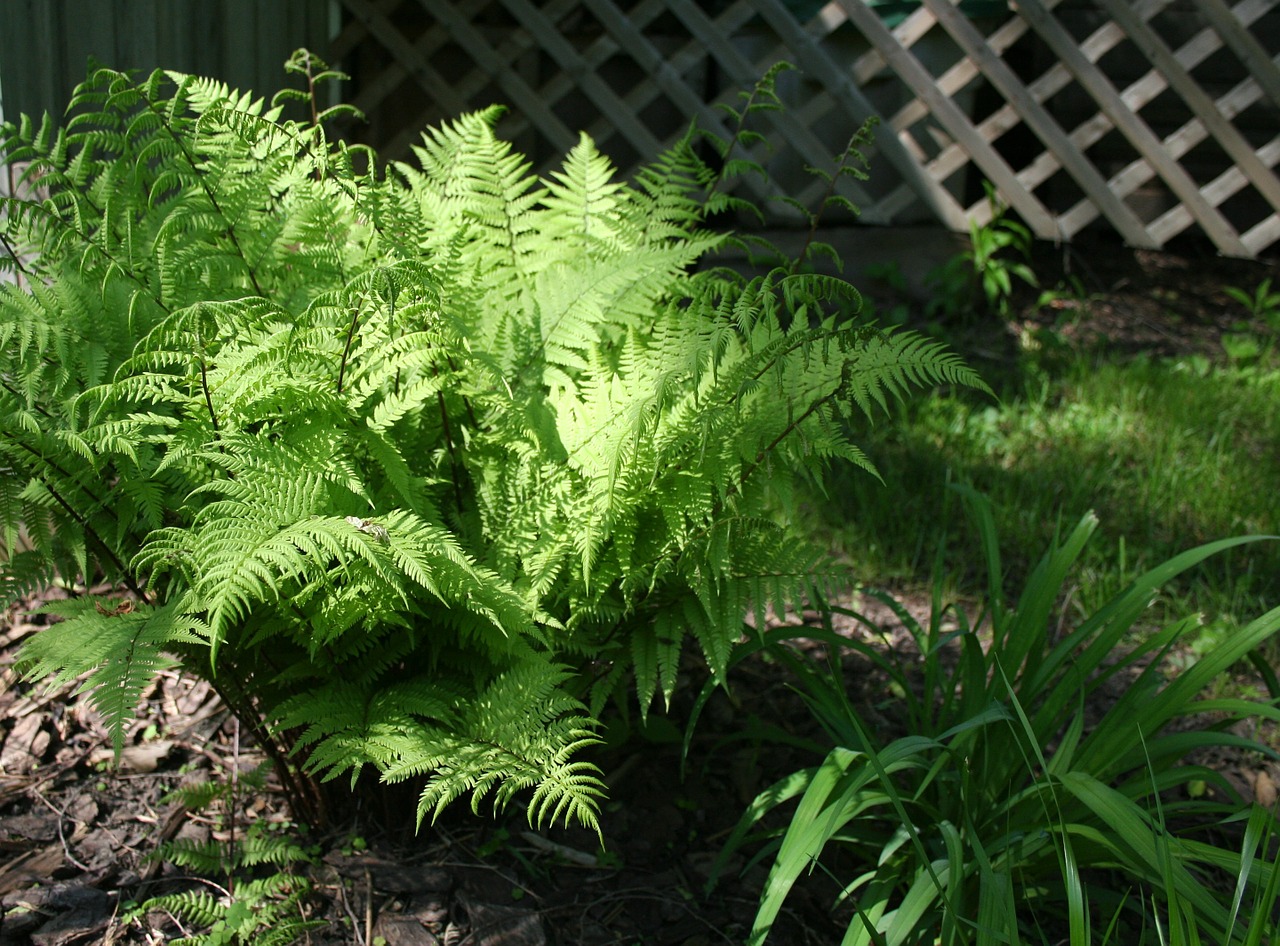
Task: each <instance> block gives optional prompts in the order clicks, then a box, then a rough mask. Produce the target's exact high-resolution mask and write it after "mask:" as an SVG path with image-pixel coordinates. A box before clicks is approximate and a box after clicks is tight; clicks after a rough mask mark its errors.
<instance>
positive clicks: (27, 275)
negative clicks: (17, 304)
mask: <svg viewBox="0 0 1280 946" xmlns="http://www.w3.org/2000/svg"><path fill="white" fill-rule="evenodd" d="M0 245H3V246H4V251H5V252H6V253H8V254H9V258H10V259H11V260H13V265H14V266H15V267H17V270H18V273H19V274H20V275H21V276H22V277H23V278H24V279H26V281H27V282H31V272H30V270H28V269H27V267H25V266H23V265H22V259H21V257H19V256H18V251H17V250H15V249H14V248H13V244H12V243H10V242H9V241H8V239H6V238H5V236H4V234H3V233H0Z"/></svg>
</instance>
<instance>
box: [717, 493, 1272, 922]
mask: <svg viewBox="0 0 1280 946" xmlns="http://www.w3.org/2000/svg"><path fill="white" fill-rule="evenodd" d="M969 499H970V505H971V508H972V510H973V511H974V513H975V520H976V522H977V526H978V530H977V531H978V539H979V542H978V547H979V548H980V549H981V551H982V554H983V557H984V558H985V561H986V564H987V569H988V573H989V583H988V598H987V602H986V608H985V611H984V613H983V614H982V615H980V616H979V617H978V618H977V619H976V620H975V619H971V618H970V616H969V615H968V614H967V613H966V612H965V611H964V610H963V609H961V608H959V607H955V606H951V605H946V604H944V598H943V593H942V586H943V584H942V577H941V570H939V578H938V579H937V581H936V582H935V586H934V596H933V604H932V611H931V614H930V616H929V618H928V623H927V624H921V623H920V622H919V621H917V620H916V618H915V617H914V616H913V615H912V614H911V613H910V612H909V611H908V610H907V608H906V607H904V606H903V605H902V604H900V603H899V602H898V601H896V600H895V599H894V598H893V597H892V596H890V595H887V594H882V593H874V592H868V594H869V595H871V596H872V597H874V598H875V599H877V600H879V601H880V602H881V603H882V604H884V605H886V606H888V607H889V608H891V609H892V611H893V613H894V614H895V615H896V617H897V619H898V621H900V622H901V624H902V626H903V627H905V628H906V630H907V631H908V632H909V633H910V635H911V637H912V638H913V639H914V643H915V647H916V648H917V650H918V653H910V654H908V653H903V652H902V651H901V650H896V649H894V648H893V647H892V646H888V645H887V646H886V647H884V648H880V647H875V646H872V645H870V644H869V643H866V642H865V641H862V640H859V639H858V638H857V637H856V636H854V637H850V636H846V635H844V634H840V633H837V631H836V629H835V626H834V623H833V622H835V621H836V620H842V621H853V622H856V624H858V625H861V626H862V627H864V628H866V629H868V630H870V631H872V632H873V633H880V629H879V628H878V627H877V625H876V624H875V622H873V621H872V620H870V619H869V618H867V617H864V616H863V615H862V614H861V613H859V612H858V611H857V610H854V609H850V608H838V607H830V608H828V609H827V611H826V613H827V615H828V617H829V619H830V620H829V621H828V623H827V626H826V628H825V630H818V631H817V632H816V633H810V632H809V631H807V630H800V629H797V628H792V627H782V628H779V629H776V630H774V631H771V632H770V633H769V634H768V635H766V637H765V639H764V640H760V641H751V642H749V643H747V644H744V645H742V647H741V648H740V651H739V654H737V655H735V659H738V658H740V657H744V656H746V655H747V654H749V653H751V652H755V651H758V650H760V649H761V648H764V647H768V648H769V649H770V652H771V653H772V654H773V655H774V656H775V657H776V658H777V659H779V660H781V661H782V662H783V663H784V664H786V665H787V666H789V667H790V668H792V669H793V670H794V671H795V674H796V678H797V680H798V681H799V688H800V690H801V693H802V695H803V696H804V698H805V699H806V701H807V702H808V704H809V706H810V708H811V709H812V711H813V713H814V715H815V717H816V719H817V720H818V721H819V722H820V723H821V724H822V726H823V728H824V730H825V732H826V733H827V734H828V736H829V738H830V739H831V741H832V744H833V746H834V748H831V749H830V751H829V752H828V753H827V755H826V757H825V759H823V761H822V762H821V763H820V764H818V765H816V766H814V767H812V768H808V769H805V770H802V771H798V772H795V773H794V774H792V775H790V776H788V777H786V778H784V779H782V780H781V781H780V782H778V783H777V784H775V785H773V786H771V787H770V788H768V789H766V790H765V791H764V792H762V793H761V794H760V795H759V797H758V798H757V799H756V800H755V802H754V803H753V804H752V805H751V806H750V808H749V809H748V810H747V812H746V813H745V814H744V816H743V818H742V820H741V822H740V823H739V825H738V827H737V829H736V830H735V831H734V833H733V834H732V836H731V837H730V839H729V841H728V842H727V844H726V847H725V849H724V852H723V854H722V856H721V860H720V865H721V868H722V866H723V864H724V862H725V859H726V858H727V857H728V856H729V855H730V854H731V853H733V852H734V851H735V850H737V849H739V848H741V847H742V846H743V845H744V844H746V843H748V842H749V841H752V840H753V839H754V840H755V841H757V842H764V846H763V847H762V848H761V850H760V853H759V854H757V855H756V860H757V861H758V860H760V859H764V858H770V857H771V858H772V868H771V870H770V872H769V876H768V880H767V882H766V885H765V889H764V892H763V895H762V898H761V901H760V906H759V911H758V912H757V914H756V918H755V922H754V925H753V931H752V937H751V942H756V943H758V942H763V940H764V939H765V937H766V936H767V934H768V932H769V930H770V928H771V926H772V924H773V921H774V919H775V917H776V916H777V914H778V912H779V910H780V909H781V907H782V905H783V903H784V901H785V899H786V897H787V896H788V894H789V892H790V890H791V889H792V886H793V885H794V884H795V882H796V881H797V879H798V878H799V877H800V875H801V874H802V873H804V872H806V871H809V870H811V869H813V867H814V865H815V864H820V863H826V862H827V861H829V860H830V861H832V863H833V864H834V863H835V862H834V860H832V859H833V858H834V856H835V855H836V854H837V853H838V852H843V853H844V854H845V855H847V856H846V857H845V858H843V859H842V860H841V861H840V863H841V864H842V865H844V869H843V870H842V871H841V873H840V874H839V876H838V879H839V882H840V883H841V885H842V886H843V891H842V893H841V899H842V900H845V901H847V903H848V904H849V905H850V906H851V907H852V910H853V917H852V919H851V920H850V923H849V927H848V931H847V933H846V936H845V938H844V942H845V943H849V944H890V946H898V944H924V943H931V944H932V943H941V944H967V943H994V942H1005V943H1020V942H1059V941H1065V939H1066V937H1067V936H1069V939H1070V942H1072V943H1087V942H1090V937H1091V936H1096V937H1098V939H1099V940H1100V941H1111V942H1117V943H1121V942H1122V943H1155V942H1198V941H1199V940H1198V939H1196V938H1195V937H1197V936H1203V937H1207V941H1211V942H1217V943H1224V944H1225V943H1237V942H1246V941H1248V942H1257V941H1258V940H1257V938H1256V930H1257V925H1258V924H1259V923H1263V924H1267V925H1268V926H1269V925H1271V921H1270V920H1268V919H1267V910H1268V909H1269V908H1270V905H1271V904H1273V903H1274V902H1275V883H1276V881H1275V877H1274V873H1273V872H1272V870H1271V868H1270V866H1264V865H1262V864H1260V863H1259V861H1258V860H1257V859H1256V857H1255V853H1257V852H1263V857H1264V858H1265V857H1268V856H1270V855H1268V854H1266V853H1265V852H1266V851H1267V850H1268V849H1267V848H1266V847H1265V845H1262V846H1260V844H1261V842H1260V838H1261V837H1262V836H1263V835H1264V834H1267V833H1269V832H1271V831H1273V830H1274V820H1273V817H1272V815H1271V814H1269V813H1266V812H1264V811H1255V812H1254V813H1253V815H1252V816H1251V820H1250V828H1249V833H1248V836H1247V837H1246V839H1245V841H1244V842H1243V843H1242V845H1241V846H1240V848H1239V849H1238V850H1233V849H1231V848H1229V847H1224V846H1221V845H1220V843H1218V841H1217V840H1216V838H1218V837H1219V835H1215V834H1214V833H1213V832H1212V831H1211V830H1209V829H1210V828H1211V827H1212V826H1215V825H1219V824H1222V823H1226V822H1229V821H1230V820H1231V819H1233V818H1235V817H1236V816H1237V813H1238V811H1239V807H1240V802H1239V799H1238V797H1237V796H1236V795H1235V792H1234V790H1233V789H1232V788H1231V785H1230V783H1229V782H1228V781H1227V780H1226V779H1225V778H1224V777H1223V776H1222V775H1220V774H1219V773H1218V772H1216V771H1215V770H1213V769H1211V768H1207V767H1205V766H1203V765H1201V764H1196V763H1195V762H1194V761H1191V760H1190V759H1189V758H1188V757H1189V756H1190V755H1191V754H1192V753H1195V752H1197V751H1204V750H1209V749H1214V748H1219V749H1229V750H1234V751H1241V750H1243V751H1246V752H1266V753H1268V754H1270V755H1272V756H1273V757H1274V753H1271V752H1270V750H1268V749H1266V747H1265V746H1263V745H1262V744H1260V743H1257V742H1255V741H1253V740H1252V739H1249V738H1245V737H1242V736H1239V735H1236V734H1234V733H1233V731H1232V730H1231V728H1230V727H1231V724H1232V723H1234V722H1236V721H1238V720H1240V719H1243V718H1247V717H1263V718H1267V719H1270V720H1273V721H1274V720H1276V719H1280V712H1278V711H1277V709H1276V708H1275V707H1274V706H1273V705H1271V704H1260V703H1254V702H1251V701H1248V700H1245V699H1239V698H1222V699H1215V698H1203V697H1202V693H1203V692H1204V691H1205V688H1206V687H1207V686H1208V684H1210V683H1211V682H1212V681H1213V680H1214V679H1215V678H1216V677H1217V676H1218V675H1220V674H1221V673H1222V672H1223V671H1225V670H1226V669H1227V668H1229V667H1230V666H1232V664H1234V663H1236V662H1237V661H1239V660H1241V659H1243V658H1245V657H1246V656H1247V655H1248V654H1249V653H1250V652H1251V651H1253V650H1254V649H1255V648H1257V647H1258V646H1259V645H1260V644H1261V643H1263V642H1264V641H1266V640H1267V639H1268V638H1270V637H1271V636H1272V635H1274V634H1275V633H1276V631H1277V629H1280V609H1276V610H1273V611H1271V612H1269V613H1267V614H1266V615H1264V616H1263V617H1261V618H1259V619H1257V620H1256V621H1254V622H1253V623H1252V624H1249V625H1248V626H1247V627H1243V628H1239V629H1238V630H1237V631H1236V633H1234V634H1233V635H1231V636H1230V637H1229V638H1226V639H1224V641H1223V642H1222V645H1221V646H1220V647H1218V648H1217V649H1215V650H1214V651H1213V652H1212V653H1209V654H1205V655H1203V656H1201V657H1200V658H1199V659H1197V660H1194V662H1192V663H1191V664H1190V665H1189V666H1187V667H1185V668H1184V669H1182V670H1181V672H1180V673H1178V674H1177V675H1176V676H1173V677H1171V678H1166V677H1165V676H1164V674H1163V672H1162V670H1161V663H1162V658H1163V657H1164V656H1165V655H1167V654H1168V653H1169V651H1170V649H1171V648H1173V647H1174V646H1175V645H1177V644H1178V642H1179V640H1180V638H1181V637H1182V635H1183V634H1184V633H1185V632H1186V631H1187V630H1188V629H1189V628H1190V627H1192V626H1194V624H1195V623H1196V620H1195V618H1189V619H1186V620H1181V621H1177V622H1175V623H1173V624H1171V625H1169V626H1167V627H1164V628H1162V629H1159V630H1155V631H1152V632H1149V633H1147V632H1143V631H1141V630H1140V626H1139V625H1138V623H1137V622H1138V621H1139V619H1140V617H1141V615H1142V614H1143V612H1144V610H1145V609H1146V608H1147V607H1148V606H1149V605H1150V603H1151V601H1152V597H1153V594H1154V593H1155V591H1156V590H1157V589H1158V588H1159V587H1160V586H1161V585H1162V584H1163V583H1164V582H1166V581H1168V580H1169V579H1171V578H1172V577H1174V576H1175V575H1177V574H1178V573H1180V572H1182V571H1184V570H1186V569H1188V568H1190V567H1192V566H1194V565H1195V564H1197V563H1198V562H1200V561H1202V560H1204V559H1205V558H1207V557H1208V556H1210V555H1213V554H1215V553H1218V552H1221V551H1223V550H1225V549H1227V548H1230V547H1232V546H1236V545H1240V544H1241V543H1243V542H1247V541H1249V540H1248V539H1228V540H1223V541H1219V542H1214V543H1211V544H1208V545H1205V546H1202V547H1200V548H1197V549H1195V550H1192V551H1189V552H1186V553H1184V554H1182V555H1179V556H1177V557H1176V558H1174V559H1172V560H1170V561H1169V562H1167V563H1165V564H1163V565H1160V566H1159V567H1157V568H1154V569H1152V570H1151V571H1149V572H1147V573H1145V574H1143V575H1141V576H1140V577H1138V578H1137V579H1136V580H1135V581H1134V582H1133V583H1132V584H1131V585H1130V586H1129V587H1128V588H1127V589H1125V590H1124V591H1122V592H1121V593H1119V594H1118V595H1116V596H1115V597H1114V598H1113V599H1111V600H1110V601H1109V602H1107V603H1106V604H1105V605H1103V606H1102V607H1100V608H1099V609H1098V610H1096V611H1094V612H1092V613H1090V614H1088V615H1086V616H1085V617H1084V618H1083V619H1082V620H1081V621H1080V622H1079V623H1078V624H1077V625H1076V626H1075V627H1074V628H1065V627H1064V625H1063V623H1062V621H1060V620H1057V619H1055V614H1054V612H1055V610H1056V609H1057V608H1059V606H1060V603H1061V601H1062V600H1063V595H1064V591H1065V583H1066V581H1067V578H1068V574H1069V572H1070V570H1071V568H1072V566H1073V565H1074V563H1075V562H1076V561H1077V559H1078V557H1079V555H1080V553H1081V550H1082V549H1083V548H1084V546H1085V544H1086V543H1087V542H1088V540H1089V538H1090V536H1091V535H1092V533H1093V531H1094V529H1095V528H1096V524H1097V523H1096V520H1095V519H1094V518H1093V517H1091V516H1086V517H1085V518H1083V519H1082V520H1081V521H1080V522H1079V523H1078V524H1077V525H1076V526H1075V528H1073V529H1071V530H1070V531H1069V532H1067V533H1066V534H1065V535H1064V536H1062V537H1061V538H1060V541H1056V542H1055V543H1054V544H1053V545H1052V546H1051V547H1050V549H1049V550H1048V552H1047V553H1046V554H1045V556H1044V557H1043V558H1042V559H1041V560H1040V563H1039V565H1038V566H1037V567H1036V568H1035V570H1034V571H1033V573H1032V574H1031V575H1030V577H1029V578H1028V579H1027V582H1026V584H1025V587H1023V588H1022V590H1021V594H1020V595H1019V596H1018V598H1017V600H1016V604H1013V603H1011V602H1010V601H1009V600H1008V599H1006V597H1005V595H1004V593H1003V591H1002V585H1001V582H1002V576H1003V573H1002V569H1001V564H1000V556H999V551H998V544H997V537H996V534H995V528H994V525H993V518H992V515H991V511H990V508H989V506H988V505H987V503H986V500H985V499H983V498H981V497H979V496H978V495H977V494H970V495H969ZM984 624H985V625H986V629H985V630H984ZM799 636H806V637H815V638H816V639H818V640H820V641H822V642H823V643H825V644H826V646H827V647H828V648H829V652H830V653H832V654H833V655H835V654H839V653H840V652H841V651H843V650H847V649H853V650H855V651H858V652H859V653H861V654H862V655H863V656H864V657H865V658H867V659H868V660H870V661H871V662H872V664H873V665H874V667H875V670H876V672H878V673H879V674H882V675H883V676H884V678H885V680H886V685H887V687H888V689H889V690H890V691H891V692H892V693H893V694H895V698H894V699H893V700H890V701H888V704H887V706H886V707H885V712H888V713H893V712H894V711H895V710H897V711H898V712H900V714H901V718H900V719H899V720H898V722H899V724H900V726H901V732H902V733H903V734H902V735H901V736H899V737H897V738H883V736H884V729H885V726H884V724H883V723H881V724H880V725H879V726H876V725H874V724H873V723H872V722H871V721H870V720H869V719H868V718H867V716H866V715H864V712H863V711H862V710H860V709H858V708H857V707H855V706H853V705H852V704H851V703H850V701H849V699H848V697H847V695H846V690H845V687H844V683H843V680H842V678H841V673H840V664H839V661H838V659H836V660H833V661H832V662H831V663H830V665H829V666H827V665H823V664H821V663H819V662H817V661H816V660H814V659H813V658H806V657H803V656H801V652H797V651H793V650H791V649H789V648H788V647H786V646H784V645H785V643H786V642H787V641H788V640H789V639H790V638H794V637H799ZM704 696H705V694H704ZM1091 712H1092V716H1093V717H1094V718H1090V716H1091ZM1198 717H1199V718H1201V719H1202V721H1203V720H1205V719H1209V720H1212V722H1211V723H1208V724H1205V725H1201V726H1199V727H1195V726H1189V725H1188V722H1187V721H1188V720H1193V719H1196V718H1198ZM793 802H794V803H795V808H794V809H793V810H792V811H791V815H790V820H789V821H788V822H787V823H786V824H785V826H784V827H782V828H778V829H768V828H765V827H764V825H766V824H767V823H768V821H767V818H768V816H769V815H770V814H771V813H772V812H774V811H775V810H777V809H779V808H781V807H783V806H789V805H790V804H791V803H793ZM849 858H852V864H850V860H849ZM1231 882H1234V883H1235V885H1236V889H1237V894H1236V897H1235V900H1234V901H1233V902H1228V900H1227V899H1225V898H1224V897H1222V896H1221V895H1220V894H1219V892H1218V885H1222V884H1226V885H1229V884H1230V883H1231ZM713 883H714V878H713ZM1227 889H1230V888H1229V886H1228V887H1227ZM1246 894H1247V895H1249V896H1250V897H1252V898H1253V900H1254V903H1255V904H1256V905H1257V906H1256V908H1255V915H1254V917H1253V918H1252V922H1246V920H1248V917H1247V916H1245V915H1242V914H1241V913H1240V912H1239V908H1240V905H1241V902H1242V900H1243V898H1244V896H1245V895H1246ZM1175 927H1176V928H1177V930H1178V931H1179V932H1177V933H1174V932H1173V930H1174V928H1175ZM1157 931H1159V932H1157ZM1161 937H1168V938H1167V939H1166V938H1161ZM1250 937H1253V938H1252V939H1251V938H1250Z"/></svg>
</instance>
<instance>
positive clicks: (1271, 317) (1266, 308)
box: [1223, 276, 1280, 331]
mask: <svg viewBox="0 0 1280 946" xmlns="http://www.w3.org/2000/svg"><path fill="white" fill-rule="evenodd" d="M1223 292H1225V293H1226V294H1227V295H1228V296H1230V297H1231V298H1232V299H1234V300H1235V301H1236V302H1238V303H1240V305H1242V306H1244V308H1245V311H1247V312H1248V313H1249V317H1250V318H1253V319H1257V320H1259V321H1261V322H1264V323H1266V325H1267V327H1269V328H1270V329H1272V331H1280V290H1273V289H1272V288H1271V277H1270V276H1268V277H1267V278H1266V279H1264V280H1262V282H1260V283H1258V285H1257V287H1256V288H1255V289H1254V291H1253V292H1252V293H1249V292H1246V291H1245V290H1244V289H1241V288H1239V287H1237V286H1226V287H1225V288H1224V289H1223Z"/></svg>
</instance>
